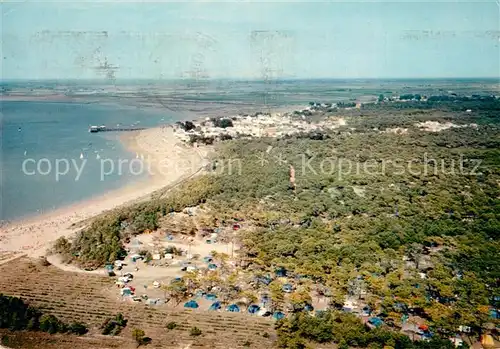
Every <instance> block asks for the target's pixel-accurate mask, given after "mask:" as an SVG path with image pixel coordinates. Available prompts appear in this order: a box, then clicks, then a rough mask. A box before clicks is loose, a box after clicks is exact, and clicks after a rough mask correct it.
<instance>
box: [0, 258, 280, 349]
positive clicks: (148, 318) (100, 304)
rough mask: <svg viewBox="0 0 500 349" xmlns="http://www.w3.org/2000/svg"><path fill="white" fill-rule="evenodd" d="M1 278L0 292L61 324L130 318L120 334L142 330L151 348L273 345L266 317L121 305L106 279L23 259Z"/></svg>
mask: <svg viewBox="0 0 500 349" xmlns="http://www.w3.org/2000/svg"><path fill="white" fill-rule="evenodd" d="M0 275H2V278H1V279H0V293H5V294H8V295H14V296H19V297H22V298H23V299H26V300H27V301H29V302H30V303H31V304H33V305H34V306H37V307H38V308H40V309H41V310H42V311H43V312H45V313H49V314H54V315H55V316H57V317H58V318H60V319H61V320H64V321H82V322H85V323H88V324H89V325H91V326H93V327H94V328H96V327H97V326H98V325H100V324H102V323H103V321H104V320H105V319H107V318H109V317H110V316H112V315H114V314H116V313H118V312H121V313H123V315H124V316H125V318H126V319H128V320H129V322H128V325H127V327H126V329H125V331H124V333H123V335H122V336H125V337H126V336H130V331H131V330H132V329H133V328H141V329H144V330H145V331H146V333H147V334H148V335H149V336H151V337H152V338H153V339H154V341H153V343H152V347H162V348H179V347H183V346H185V345H191V347H193V348H194V347H199V348H240V347H244V345H248V343H249V342H251V343H254V344H253V345H252V347H259V348H262V347H269V346H270V345H271V344H272V341H271V340H270V339H268V338H265V337H264V336H263V334H264V333H267V334H269V335H273V332H274V331H273V321H272V320H270V319H265V318H260V317H253V316H249V315H247V314H242V313H241V314H233V313H219V312H208V311H200V310H187V309H184V310H180V309H173V308H170V307H169V306H165V305H163V306H160V307H154V308H153V307H149V306H146V305H144V304H143V303H129V302H122V301H120V300H119V298H118V297H114V296H113V294H114V293H113V292H109V290H110V289H112V288H113V287H114V285H113V280H112V279H109V278H106V277H101V276H98V275H89V274H76V273H68V272H64V271H61V270H59V269H57V268H55V267H54V266H47V267H43V266H41V265H39V264H36V263H33V262H31V261H30V260H28V259H26V258H21V259H18V260H15V261H14V263H7V264H4V265H2V266H0ZM169 322H175V323H176V324H177V327H176V328H175V329H174V330H168V329H167V328H166V324H167V323H169ZM193 326H196V327H198V328H200V329H201V331H202V335H201V336H200V337H199V338H193V337H191V336H190V334H189V331H190V329H191V328H192V327H193ZM158 343H161V346H158Z"/></svg>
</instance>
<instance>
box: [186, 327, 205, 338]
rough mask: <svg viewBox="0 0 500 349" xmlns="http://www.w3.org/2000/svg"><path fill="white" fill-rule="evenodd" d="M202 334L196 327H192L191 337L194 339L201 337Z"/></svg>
mask: <svg viewBox="0 0 500 349" xmlns="http://www.w3.org/2000/svg"><path fill="white" fill-rule="evenodd" d="M201 333H202V332H201V330H200V329H199V328H198V327H196V326H193V327H191V329H190V330H189V335H190V336H193V337H198V336H201Z"/></svg>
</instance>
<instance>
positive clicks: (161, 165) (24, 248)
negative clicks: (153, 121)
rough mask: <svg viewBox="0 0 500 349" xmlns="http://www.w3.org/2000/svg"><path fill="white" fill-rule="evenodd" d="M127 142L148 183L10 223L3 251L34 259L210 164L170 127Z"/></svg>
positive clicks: (2, 236)
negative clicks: (82, 226)
mask: <svg viewBox="0 0 500 349" xmlns="http://www.w3.org/2000/svg"><path fill="white" fill-rule="evenodd" d="M123 142H124V143H125V145H126V147H127V148H128V149H129V150H130V151H131V152H133V153H134V152H135V153H137V154H138V157H139V158H140V159H142V158H144V163H145V168H147V171H148V173H149V176H148V178H147V179H146V180H143V181H142V182H139V183H136V184H133V185H130V186H127V187H125V188H123V189H119V190H116V191H112V192H109V193H107V194H105V195H103V196H101V197H98V198H95V199H91V200H88V201H84V202H80V203H77V204H74V205H71V206H68V207H65V208H62V209H58V210H55V211H53V212H51V213H48V214H46V215H42V216H37V217H33V218H31V219H27V220H23V221H19V222H14V223H11V224H8V225H7V226H4V227H2V228H1V229H2V230H1V231H0V252H1V251H19V252H23V253H26V254H27V255H28V256H32V257H38V256H41V255H43V254H45V252H46V250H47V248H49V247H50V245H51V244H52V243H53V241H55V240H56V239H57V238H59V237H61V236H69V235H71V234H73V233H74V232H75V231H76V229H75V228H72V227H71V225H72V224H75V223H78V222H80V221H82V220H85V219H88V218H91V217H93V216H95V215H98V214H100V213H102V212H105V211H107V210H111V209H114V208H116V207H119V206H121V205H124V204H127V203H130V202H133V201H136V200H140V199H144V198H147V197H149V196H150V195H151V194H152V193H153V192H155V191H156V190H159V189H162V188H164V187H170V186H172V187H173V186H175V185H178V184H179V183H181V182H182V181H184V180H186V179H187V178H190V177H192V176H193V175H196V174H197V173H199V172H201V171H202V169H203V167H204V166H205V165H206V164H207V163H208V161H207V160H206V156H207V155H208V154H207V152H208V150H207V149H205V148H190V147H186V146H184V145H182V144H181V143H179V141H178V139H177V138H176V137H175V136H174V133H173V130H172V129H171V128H170V127H160V128H152V129H147V130H143V131H140V132H134V133H129V134H127V135H125V136H124V137H123Z"/></svg>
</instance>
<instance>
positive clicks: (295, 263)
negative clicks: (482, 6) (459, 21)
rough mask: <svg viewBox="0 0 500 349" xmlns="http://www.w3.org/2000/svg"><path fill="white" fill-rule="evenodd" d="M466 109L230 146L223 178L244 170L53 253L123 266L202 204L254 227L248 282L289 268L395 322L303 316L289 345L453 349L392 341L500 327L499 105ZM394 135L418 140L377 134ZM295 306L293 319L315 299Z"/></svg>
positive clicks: (433, 104)
mask: <svg viewBox="0 0 500 349" xmlns="http://www.w3.org/2000/svg"><path fill="white" fill-rule="evenodd" d="M412 98H413V99H418V98H415V96H413V97H412ZM459 102H460V103H456V102H455V101H454V100H453V101H452V102H450V101H449V100H440V99H436V100H434V99H431V100H430V102H429V100H428V101H427V102H423V101H411V102H410V101H409V102H401V103H383V104H373V105H368V106H366V107H363V108H362V109H361V110H355V111H353V113H352V114H350V116H349V117H346V116H345V112H343V111H336V112H332V113H328V114H327V115H323V116H332V117H336V116H344V117H346V121H347V126H345V127H344V128H341V129H338V130H334V131H331V132H330V133H329V134H328V135H327V137H321V139H316V138H311V137H301V136H300V135H299V136H294V137H287V138H283V139H257V140H255V139H254V140H231V141H227V142H223V143H220V144H218V145H217V146H218V158H217V165H216V166H215V167H216V169H218V168H219V167H222V165H223V164H228V163H230V161H233V162H234V160H235V159H238V162H237V163H238V164H239V166H240V168H238V169H237V170H233V171H228V170H227V168H226V170H225V171H221V172H222V173H219V172H217V171H216V172H215V173H214V174H210V175H205V176H202V177H198V178H196V179H193V180H191V181H189V182H188V183H186V184H185V185H183V186H182V187H181V188H179V189H178V190H175V191H174V192H173V193H171V194H169V195H168V196H166V197H164V196H161V195H159V196H158V197H156V198H155V199H154V200H151V201H150V202H147V203H142V204H139V205H134V206H132V207H129V208H125V209H120V210H116V211H114V212H112V213H110V214H108V215H105V216H102V217H99V218H98V219H96V220H95V221H94V222H93V224H92V225H91V226H90V227H89V228H87V229H86V230H84V231H82V232H80V234H79V235H78V236H77V237H76V238H75V239H74V240H73V241H72V242H69V241H67V240H65V239H60V240H59V241H58V242H57V244H56V251H58V252H62V253H63V254H64V255H65V257H66V259H67V260H68V261H73V262H76V263H79V264H81V265H84V266H91V267H98V266H102V265H104V264H105V263H106V262H112V261H113V260H114V259H116V258H121V257H122V256H123V246H122V241H124V240H125V239H127V238H129V237H130V236H133V235H135V234H139V233H142V232H143V231H145V230H154V229H156V228H158V226H159V221H160V220H161V219H162V218H163V217H165V216H166V215H167V214H168V213H169V212H171V211H176V212H179V211H181V210H182V209H183V208H185V207H187V206H196V205H202V206H203V207H204V208H208V209H209V211H210V212H211V214H212V217H210V218H211V219H208V220H207V221H211V222H217V225H224V224H228V222H234V220H241V221H244V222H245V224H246V225H247V226H250V227H252V228H253V229H251V231H250V230H245V229H242V230H241V234H240V237H239V238H240V242H241V245H242V250H241V252H240V255H239V257H240V259H241V260H242V261H245V267H244V269H245V270H246V272H248V273H251V274H253V275H266V274H268V273H274V271H275V269H276V267H278V266H279V267H283V268H285V269H286V270H287V273H288V275H289V276H291V277H296V279H298V280H303V282H310V283H313V284H315V285H320V286H321V287H322V288H323V290H324V293H325V294H328V298H329V301H330V306H331V308H332V309H341V308H342V306H343V304H344V300H345V298H346V297H351V298H355V299H362V300H363V302H365V303H366V304H369V305H370V307H371V308H372V309H373V312H374V314H375V315H377V316H378V317H379V318H381V319H382V320H383V322H384V324H385V325H384V326H385V327H384V328H383V329H377V330H370V331H368V330H367V329H366V328H365V327H364V325H362V324H361V323H360V322H359V320H357V318H355V317H354V316H351V315H345V314H341V313H338V312H332V313H327V315H325V318H311V317H308V316H306V315H297V316H296V317H294V318H292V320H286V321H283V322H282V323H281V324H280V325H279V327H278V334H279V336H280V343H281V345H282V346H283V347H290V348H295V347H296V348H300V347H304V345H305V344H304V340H307V341H318V342H330V341H335V342H337V343H338V344H339V346H340V347H347V346H349V345H371V346H372V347H377V346H378V347H379V346H382V345H388V346H394V345H390V344H388V343H395V344H397V343H403V344H397V345H396V346H395V347H398V348H399V347H401V348H438V347H439V348H446V346H448V343H447V342H446V344H444V342H443V343H441V342H439V341H440V340H439V339H435V340H434V341H431V342H428V343H423V344H422V343H420V344H412V343H411V342H409V340H408V339H407V337H404V336H400V335H399V334H395V332H394V330H396V331H399V330H400V329H401V328H402V326H403V323H402V320H401V319H402V316H403V315H412V316H419V317H421V318H423V319H424V320H425V322H426V323H427V324H429V326H430V330H431V331H432V332H433V333H434V334H435V335H436V338H439V337H442V338H448V337H449V336H451V335H454V334H455V333H456V331H457V328H458V327H459V326H461V325H464V326H470V327H471V331H472V334H476V335H478V334H480V333H482V332H484V329H485V324H486V323H488V322H498V320H497V319H491V318H490V316H489V311H490V310H491V309H492V308H495V307H498V301H495V300H498V297H500V293H499V289H500V288H499V287H498V280H499V279H500V255H499V254H498V251H499V250H500V241H499V232H500V151H499V148H500V141H499V135H500V127H499V125H498V111H499V110H500V107H499V102H498V100H492V99H489V98H483V99H481V98H475V99H470V100H466V101H465V100H464V101H459ZM464 108H467V109H469V108H470V109H473V110H474V113H473V115H472V114H470V113H469V114H470V115H469V114H466V113H465V112H464V111H465V110H464ZM463 112H464V113H463ZM343 113H344V114H343ZM495 115H496V116H495ZM428 120H435V121H443V122H445V121H452V122H454V123H458V124H468V123H472V122H473V123H476V124H477V125H478V126H477V128H475V127H468V126H467V127H461V128H450V129H447V130H444V131H441V132H435V133H431V132H425V131H421V130H418V129H417V128H416V127H415V126H414V124H415V123H417V122H422V121H428ZM391 127H407V128H408V131H407V133H406V134H403V135H398V134H394V133H391V132H380V131H383V130H386V129H389V128H391ZM352 128H354V129H352ZM268 149H272V151H271V152H270V153H269V152H268V151H267V150H268ZM257 155H262V157H263V159H264V160H262V159H259V158H258V157H257ZM278 156H279V157H280V159H282V160H283V161H277V160H276V159H277V158H278ZM471 159H474V161H472V160H471ZM477 160H479V161H480V164H479V167H478V168H476V165H477V164H478V161H477ZM285 161H286V162H285ZM290 165H292V166H293V167H294V169H295V177H296V179H295V189H294V188H293V187H292V186H290V180H289V171H290ZM214 224H215V223H214ZM280 287H281V285H280V284H278V283H276V282H273V283H272V284H271V285H270V289H271V299H272V302H273V304H274V306H275V307H276V308H281V307H283V305H284V302H285V300H286V299H285V297H284V295H283V293H282V292H281V290H280ZM294 297H295V298H294ZM290 298H291V299H292V301H293V302H292V303H293V304H292V305H293V309H294V311H299V310H300V309H301V308H302V307H303V306H304V304H305V302H306V300H307V297H305V295H304V294H302V295H300V294H297V295H295V294H294V296H293V297H292V296H290ZM339 321H340V322H339ZM343 326H345V327H343ZM345 328H349V329H350V330H349V331H346V330H345ZM389 329H390V330H391V331H389ZM351 330H352V331H353V332H352V333H354V334H355V335H359V337H357V339H356V338H353V337H350V336H349V333H350V332H351ZM295 332H297V333H299V335H296V334H295ZM354 340H356V343H357V344H356V343H354V342H353V341H354ZM436 343H437V344H436ZM398 345H399V346H398Z"/></svg>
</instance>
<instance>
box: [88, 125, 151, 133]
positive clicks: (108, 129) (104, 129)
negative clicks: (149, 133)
mask: <svg viewBox="0 0 500 349" xmlns="http://www.w3.org/2000/svg"><path fill="white" fill-rule="evenodd" d="M145 129H146V128H145V127H106V126H90V127H89V132H90V133H96V132H123V131H140V130H145Z"/></svg>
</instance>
